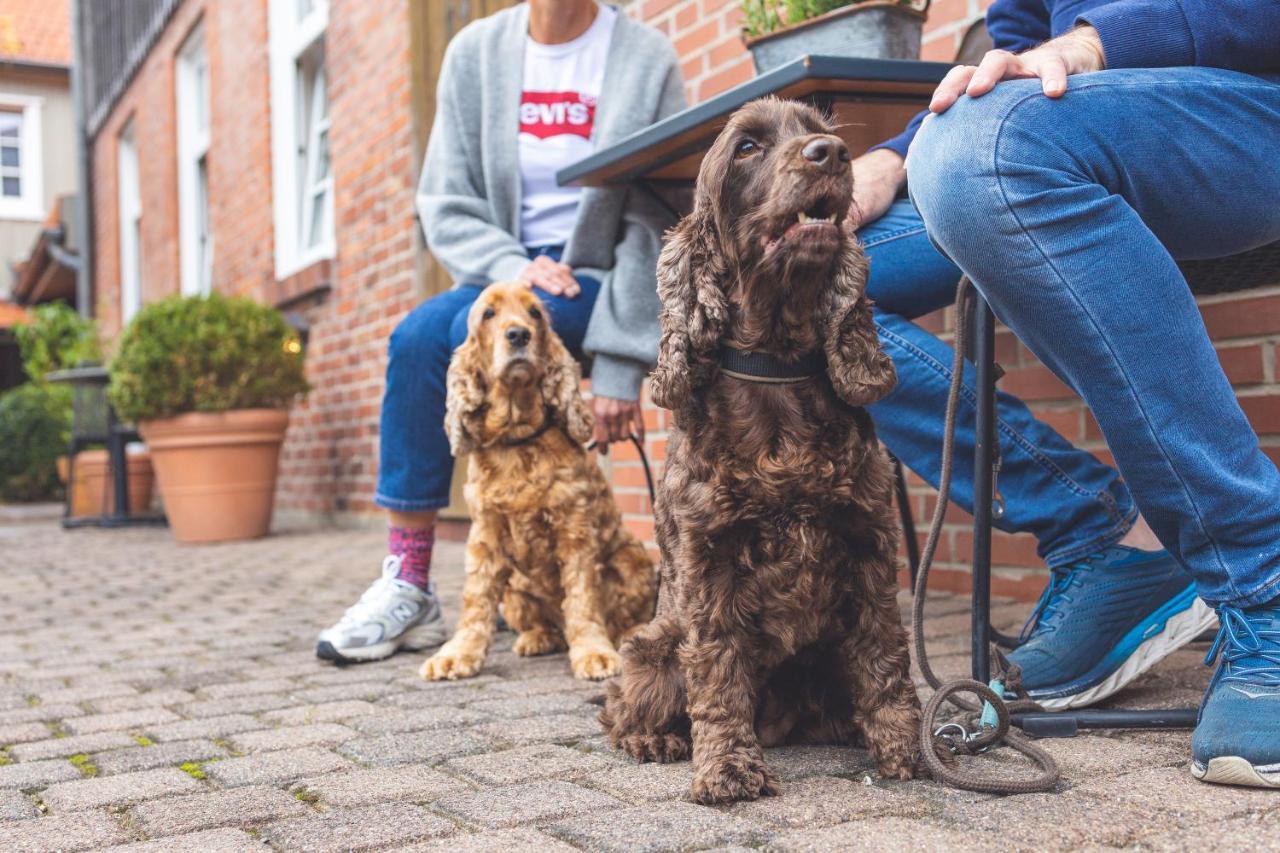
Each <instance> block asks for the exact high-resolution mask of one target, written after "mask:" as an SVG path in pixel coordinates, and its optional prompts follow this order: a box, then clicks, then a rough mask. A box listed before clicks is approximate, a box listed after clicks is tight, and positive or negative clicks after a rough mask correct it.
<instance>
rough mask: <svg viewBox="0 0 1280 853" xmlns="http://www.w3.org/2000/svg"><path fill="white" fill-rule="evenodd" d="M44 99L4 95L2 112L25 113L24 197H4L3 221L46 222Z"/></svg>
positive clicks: (0, 200) (1, 95) (0, 201)
mask: <svg viewBox="0 0 1280 853" xmlns="http://www.w3.org/2000/svg"><path fill="white" fill-rule="evenodd" d="M43 106H44V98H39V97H33V96H31V95H11V94H8V93H4V92H0V109H5V110H8V111H12V112H20V113H22V134H21V136H20V137H19V139H20V140H21V154H20V155H19V158H20V161H21V162H20V163H19V164H18V165H19V167H20V168H21V174H20V176H19V178H20V180H21V182H22V195H21V196H20V197H18V198H7V197H5V196H0V220H20V221H24V222H31V221H34V222H40V221H43V220H44V217H45V209H44V158H43V156H42V148H41V146H42V144H43V142H42V136H43V133H42V128H43V126H42V124H41V119H40V113H41V108H42V107H43Z"/></svg>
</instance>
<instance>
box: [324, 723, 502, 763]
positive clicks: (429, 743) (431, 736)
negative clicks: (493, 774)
mask: <svg viewBox="0 0 1280 853" xmlns="http://www.w3.org/2000/svg"><path fill="white" fill-rule="evenodd" d="M487 748H488V743H487V742H486V741H484V740H481V739H480V738H477V737H476V736H475V735H473V734H471V733H470V732H467V731H462V730H460V729H453V730H446V731H442V732H430V733H423V732H410V733H407V734H394V735H379V736H377V737H362V738H357V739H355V740H349V741H347V742H346V743H344V744H343V745H342V746H340V747H338V752H340V753H342V754H343V755H346V756H348V757H350V758H354V759H355V760H356V761H360V762H362V763H364V764H372V765H375V766H378V767H390V766H392V765H395V764H415V763H427V764H434V763H437V762H440V761H443V760H445V759H446V758H453V757H455V756H459V755H471V754H473V753H477V752H483V751H485V749H487Z"/></svg>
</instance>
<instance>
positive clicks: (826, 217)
mask: <svg viewBox="0 0 1280 853" xmlns="http://www.w3.org/2000/svg"><path fill="white" fill-rule="evenodd" d="M847 206H848V205H847V203H846V204H840V203H839V202H837V201H836V200H835V199H834V198H832V197H830V196H823V197H821V198H818V199H817V200H815V201H812V202H810V203H808V204H807V205H806V206H805V207H804V208H803V209H802V210H798V211H796V213H795V214H794V216H792V217H789V218H788V219H785V220H783V222H782V223H781V225H782V227H783V231H782V233H781V234H778V235H777V236H774V237H772V238H768V239H766V241H765V247H764V248H765V255H766V257H767V256H769V255H772V254H773V253H775V252H776V251H778V250H779V249H781V248H783V246H784V245H785V244H801V243H803V244H811V243H812V244H831V245H832V246H834V245H835V243H836V241H837V240H838V238H839V235H840V224H841V223H842V222H843V221H844V216H845V208H846V207H847Z"/></svg>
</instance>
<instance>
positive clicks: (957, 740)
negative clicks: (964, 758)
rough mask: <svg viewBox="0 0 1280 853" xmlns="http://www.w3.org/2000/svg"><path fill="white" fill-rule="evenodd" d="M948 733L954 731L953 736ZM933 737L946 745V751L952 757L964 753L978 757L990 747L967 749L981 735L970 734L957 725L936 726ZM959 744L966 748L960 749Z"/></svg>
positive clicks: (974, 732)
mask: <svg viewBox="0 0 1280 853" xmlns="http://www.w3.org/2000/svg"><path fill="white" fill-rule="evenodd" d="M949 731H954V732H955V734H954V735H952V734H948V732H949ZM933 736H934V737H935V738H937V739H938V740H941V741H942V742H943V743H944V744H946V746H947V749H948V751H950V753H951V754H952V755H957V754H959V753H961V752H964V753H965V754H966V755H979V754H981V753H984V752H986V751H987V750H988V749H990V748H991V747H990V746H984V747H981V748H980V749H971V748H969V747H968V746H967V744H971V743H973V742H974V741H975V740H977V739H978V738H979V737H981V736H982V733H981V732H976V731H973V732H971V731H969V730H968V729H966V728H965V727H964V726H962V725H960V724H959V723H944V724H943V725H941V726H938V728H937V729H936V730H935V731H934V733H933ZM961 744H965V745H966V746H963V747H962V746H961Z"/></svg>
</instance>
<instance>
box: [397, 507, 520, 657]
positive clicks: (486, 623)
mask: <svg viewBox="0 0 1280 853" xmlns="http://www.w3.org/2000/svg"><path fill="white" fill-rule="evenodd" d="M501 542H502V532H501V530H500V528H499V525H498V524H497V523H496V522H495V521H494V520H493V519H490V518H488V517H486V516H484V515H479V516H477V518H476V519H474V520H473V521H472V525H471V533H470V535H469V536H468V537H467V576H466V580H465V582H464V583H463V586H462V616H461V617H459V619H458V628H457V630H456V631H454V633H453V638H452V639H450V640H449V642H447V643H445V644H444V645H443V646H441V647H440V650H439V651H438V652H436V653H435V654H434V655H432V656H431V657H430V658H428V659H427V660H426V662H425V663H423V664H422V669H421V670H419V675H421V676H422V677H423V678H425V679H427V680H428V681H443V680H446V679H448V680H453V679H457V678H471V677H472V676H473V675H476V674H477V673H479V672H480V667H481V666H483V665H484V658H485V655H487V654H488V653H489V645H490V644H491V643H492V642H493V633H494V630H495V628H496V625H497V620H498V601H499V599H501V597H502V592H503V589H504V588H505V587H506V585H507V579H508V578H509V577H510V576H511V570H512V569H511V565H510V563H509V562H508V560H507V558H506V556H505V555H504V554H503V553H502V550H501Z"/></svg>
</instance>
